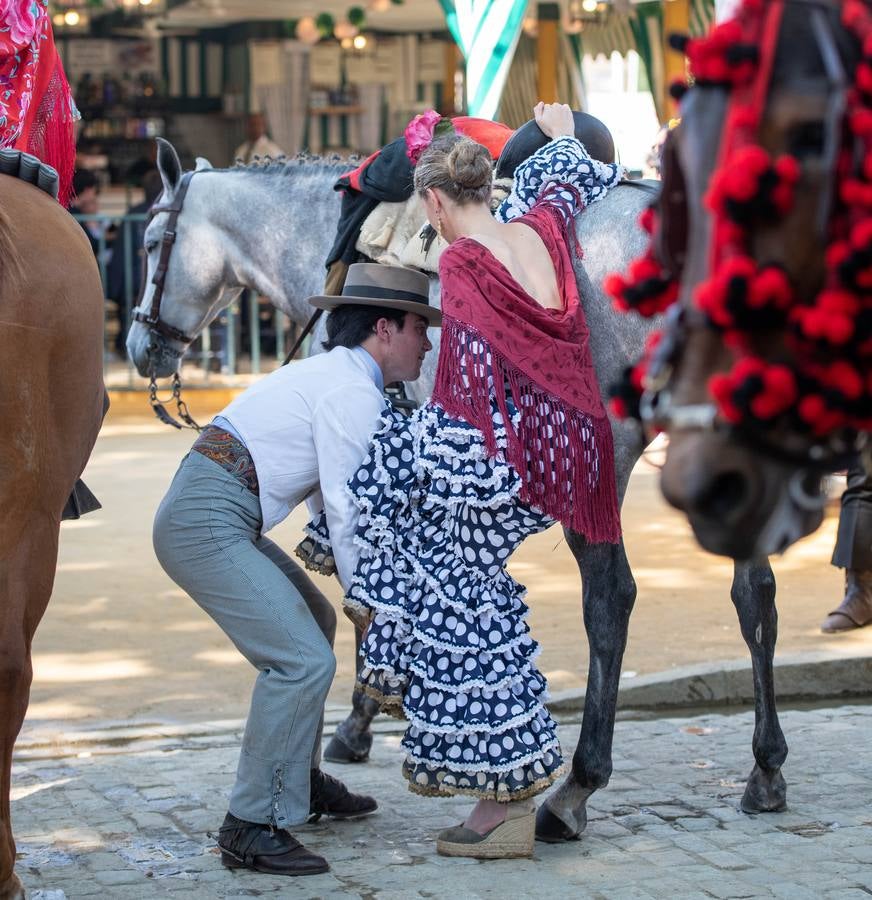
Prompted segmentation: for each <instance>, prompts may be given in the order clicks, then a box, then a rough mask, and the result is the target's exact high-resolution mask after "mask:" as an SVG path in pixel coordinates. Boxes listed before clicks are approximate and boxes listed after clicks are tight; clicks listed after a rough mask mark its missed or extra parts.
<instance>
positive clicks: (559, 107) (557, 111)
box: [533, 100, 575, 140]
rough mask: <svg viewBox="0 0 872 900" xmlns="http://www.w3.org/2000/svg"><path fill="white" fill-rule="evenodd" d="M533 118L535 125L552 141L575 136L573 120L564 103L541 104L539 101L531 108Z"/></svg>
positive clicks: (569, 110)
mask: <svg viewBox="0 0 872 900" xmlns="http://www.w3.org/2000/svg"><path fill="white" fill-rule="evenodd" d="M533 116H534V117H535V119H536V124H537V125H538V126H539V127H540V128H541V129H542V131H543V132H544V133H545V134H546V135H548V137H550V138H551V139H552V140H553V139H554V138H559V137H565V136H566V135H570V136H574V135H575V119H574V118H573V117H572V110H571V109H570V108H569V107H568V106H567V105H566V104H565V103H543V102H542V101H541V100H540V101H539V102H538V103H537V104H536V105H535V106H534V107H533Z"/></svg>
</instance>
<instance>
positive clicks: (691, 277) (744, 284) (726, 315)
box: [640, 0, 872, 560]
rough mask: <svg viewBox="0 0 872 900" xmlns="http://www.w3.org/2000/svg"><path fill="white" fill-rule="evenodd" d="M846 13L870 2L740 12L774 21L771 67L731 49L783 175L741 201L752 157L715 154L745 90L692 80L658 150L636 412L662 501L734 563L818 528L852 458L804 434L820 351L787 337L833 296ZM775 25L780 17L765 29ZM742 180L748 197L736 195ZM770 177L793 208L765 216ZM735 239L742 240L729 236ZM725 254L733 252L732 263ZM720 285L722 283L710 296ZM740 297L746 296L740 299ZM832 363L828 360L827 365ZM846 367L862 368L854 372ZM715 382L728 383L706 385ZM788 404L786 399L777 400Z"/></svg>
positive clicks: (845, 149) (846, 84)
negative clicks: (664, 285) (659, 452)
mask: <svg viewBox="0 0 872 900" xmlns="http://www.w3.org/2000/svg"><path fill="white" fill-rule="evenodd" d="M849 6H852V7H853V10H854V12H855V13H856V14H857V15H859V16H866V15H868V14H869V10H870V4H869V3H866V2H852V3H846V4H845V5H844V6H843V4H841V3H835V2H830V0H773V2H772V3H771V4H756V3H746V7H748V8H751V9H755V8H760V9H762V10H763V12H762V13H761V16H763V17H765V16H769V17H770V18H769V19H768V20H766V21H768V22H775V27H769V26H767V27H769V38H770V43H769V47H770V48H771V56H770V58H769V59H768V63H769V65H768V66H767V65H765V63H766V62H767V60H766V53H765V49H764V47H763V41H762V40H761V43H760V44H759V45H756V44H755V45H752V46H749V45H747V44H745V43H742V42H740V41H737V42H736V43H735V45H734V46H733V47H731V48H730V51H728V54H727V59H728V60H729V61H730V62H731V64H734V65H735V64H738V65H741V64H743V61H747V60H748V59H752V58H753V59H756V64H757V66H758V68H757V70H756V71H757V75H756V76H755V77H756V78H757V79H758V80H757V82H756V83H755V84H756V89H757V90H756V100H757V102H759V103H760V118H759V121H758V123H757V125H756V128H755V133H754V138H753V141H752V143H754V144H755V145H756V146H755V147H754V150H756V151H759V153H760V155H763V151H765V154H767V155H768V158H769V159H770V160H773V161H774V160H788V161H789V165H790V167H791V170H792V174H790V175H789V177H788V175H782V174H780V173H781V170H779V171H778V172H776V170H775V167H774V163H773V164H772V168H771V169H770V170H769V171H768V173H767V174H766V176H765V179H762V178H761V181H760V182H759V184H758V185H757V193H756V194H754V195H753V196H752V197H751V199H750V200H748V195H749V194H750V191H749V190H747V186H748V185H749V184H750V185H752V186H753V184H754V182H753V181H751V179H750V173H749V172H748V171H747V170H746V171H744V172H743V171H740V169H741V167H740V166H739V165H733V163H735V162H736V161H738V160H739V159H740V158H745V159H747V158H748V157H747V156H746V157H741V156H740V154H739V153H737V152H736V151H735V150H734V151H732V152H731V153H729V154H726V155H725V149H727V145H726V141H727V135H728V134H729V133H730V126H729V125H728V124H727V123H730V122H731V121H737V122H738V121H739V119H738V112H741V113H742V114H743V115H744V116H745V117H746V119H745V121H747V117H748V115H749V113H748V106H742V107H741V108H740V107H739V103H740V100H741V102H742V103H745V102H747V103H748V104H749V105H750V104H751V103H753V102H754V101H753V100H751V101H746V100H745V97H744V95H743V94H742V90H743V88H742V86H741V84H739V86H738V87H737V86H736V85H735V84H734V85H732V86H730V85H729V84H725V83H718V82H717V79H712V80H708V79H706V78H704V77H702V78H698V80H697V83H696V85H695V86H694V87H692V88H691V89H690V91H689V92H688V93H686V94H685V95H684V97H683V98H682V101H681V116H682V121H681V125H680V127H679V128H678V129H677V130H676V131H675V132H674V134H673V135H672V136H671V137H670V140H669V142H668V143H669V144H670V146H669V147H668V149H667V150H666V151H665V152H664V168H663V173H664V191H663V194H662V199H661V204H660V210H659V212H660V221H659V226H658V227H657V228H656V229H655V234H654V244H653V247H654V251H655V253H656V256H657V257H658V259H659V260H660V262H661V264H662V265H663V266H664V268H665V269H666V270H667V271H668V272H670V273H671V274H672V276H673V277H675V278H676V280H677V281H678V304H677V306H676V307H675V308H674V309H673V313H674V314H673V315H671V316H670V317H669V322H668V324H667V327H666V330H665V334H664V338H665V339H664V340H663V341H662V342H661V344H660V346H659V348H658V350H657V351H655V352H654V354H653V360H652V364H650V365H649V367H648V375H647V381H646V382H645V384H646V387H647V390H646V393H645V394H644V395H643V398H642V402H641V405H640V408H641V414H642V417H643V418H644V419H647V420H648V422H649V424H654V425H656V426H658V427H659V428H660V429H662V430H666V431H668V432H669V437H670V444H669V450H668V453H667V458H666V464H665V466H664V468H663V474H662V481H661V487H662V489H663V493H664V495H665V497H666V499H667V500H668V501H669V502H670V503H672V504H673V505H674V506H676V507H677V508H679V509H681V510H683V511H684V512H685V513H686V514H687V517H688V519H689V521H690V523H691V525H692V527H693V530H694V532H695V534H696V536H697V538H698V540H699V541H700V543H701V544H702V545H703V546H704V547H705V548H706V549H708V550H710V551H712V552H715V553H722V554H724V555H727V556H732V557H733V558H735V559H740V560H747V559H759V558H763V557H765V556H767V555H769V554H771V553H774V552H780V551H782V550H784V549H785V548H786V547H787V546H789V545H790V544H791V543H793V542H794V541H796V540H798V539H799V538H800V537H803V536H804V535H805V534H808V533H809V532H810V531H812V530H814V529H815V528H817V526H818V525H819V524H820V522H821V519H822V507H823V500H822V498H821V495H820V477H819V476H820V473H821V472H822V471H825V470H826V469H827V468H828V467H830V466H831V467H832V468H839V467H843V466H844V464H845V462H846V461H847V460H848V459H849V458H850V456H851V453H852V451H853V450H854V449H855V447H854V445H853V444H852V432H851V431H850V429H845V428H843V429H841V430H837V429H836V428H832V429H830V430H829V432H828V433H826V434H824V435H823V437H821V435H820V433H818V434H817V435H816V433H815V428H816V427H817V426H818V425H819V424H820V419H819V420H818V421H817V422H815V421H809V415H808V410H809V409H812V407H811V406H807V407H803V406H802V405H801V403H800V401H801V400H802V399H803V398H804V397H805V396H807V395H808V393H810V391H811V389H809V388H808V387H807V384H803V379H806V381H807V377H806V373H807V371H808V366H807V363H806V360H805V359H804V357H803V354H805V353H816V352H818V349H819V348H818V347H814V346H813V347H812V349H811V350H808V349H807V345H808V344H809V343H812V342H811V340H809V341H807V342H806V343H803V341H802V340H798V339H797V337H796V325H795V323H796V321H797V319H796V318H795V316H796V314H797V313H800V314H802V313H803V312H804V310H807V309H813V308H814V304H815V303H816V302H817V299H816V298H819V297H820V295H821V292H822V290H823V289H824V288H828V287H832V284H831V282H830V281H827V278H828V275H829V274H830V273H828V265H829V262H828V260H829V259H830V254H829V253H828V252H825V251H827V244H828V242H830V241H832V240H833V234H834V233H836V234H838V229H837V228H836V229H835V230H834V228H833V222H834V221H835V222H836V223H838V222H840V221H844V220H845V219H846V217H845V214H844V211H843V208H842V206H841V204H842V196H843V195H842V194H841V193H840V191H839V178H840V173H841V172H842V171H843V170H844V167H845V166H846V165H848V166H850V165H852V163H851V154H852V151H851V149H850V148H851V144H850V142H851V140H852V137H851V135H850V133H849V132H848V130H847V125H846V118H845V115H844V111H845V108H846V103H850V102H851V99H850V98H851V96H852V94H851V93H850V88H851V85H852V82H853V78H854V72H855V70H856V67H857V63H858V60H859V58H860V46H859V41H858V40H857V37H856V34H854V33H853V32H852V31H851V29H849V28H848V27H847V26H846V24H845V23H844V22H843V20H842V17H841V13H842V11H843V9H845V10H847V8H848V7H849ZM773 13H777V14H778V16H780V18H778V19H773ZM765 33H766V32H764V34H765ZM710 53H711V56H710V57H709V59H708V60H703V63H705V62H708V63H709V64H710V65H711V63H712V62H715V63H719V62H721V60H719V59H713V57H714V54H715V53H716V49H711V50H710ZM730 54H732V55H730ZM733 71H735V70H733ZM722 72H723V67H721V74H722ZM746 93H747V92H746ZM737 95H738V96H737ZM734 114H736V117H735V119H734V120H733V119H731V116H733V115H734ZM736 127H737V128H738V127H739V126H736ZM743 127H749V126H747V125H745V126H743ZM739 146H740V147H741V145H739ZM747 149H748V148H747V146H745V147H742V150H743V152H745V151H747ZM783 171H784V172H788V169H784V170H783ZM746 176H747V177H746ZM743 178H744V182H743V183H742V184H741V185H740V188H741V189H742V190H745V193H744V194H742V193H740V192H739V191H738V189H737V187H736V185H737V184H738V183H739V182H740V180H742V179H743ZM766 179H768V180H766ZM779 179H782V180H783V182H784V184H786V183H787V182H788V181H791V182H792V202H787V203H785V204H784V205H785V208H784V209H780V208H779V209H775V208H774V205H775V200H773V199H772V197H771V196H768V197H767V195H766V191H767V190H770V189H772V187H773V185H777V184H778V183H779ZM719 191H720V192H721V193H720V196H721V197H724V196H726V197H727V198H728V199H727V200H726V201H723V202H722V206H721V207H720V208H722V209H725V210H726V211H725V212H722V213H720V215H721V220H720V221H727V220H728V224H729V227H730V229H731V231H727V230H726V228H725V229H724V230H723V231H719V230H718V229H719V227H721V226H720V225H719V219H718V215H719V213H718V210H719V207H718V200H717V199H716V197H717V196H718V192H719ZM731 191H732V193H730V192H731ZM754 204H757V205H756V206H754ZM867 215H868V213H867ZM834 216H835V217H838V216H842V219H838V218H835V219H834ZM739 228H741V229H742V231H741V234H742V235H743V237H741V238H736V237H733V236H731V235H735V232H736V230H737V229H739ZM722 235H724V236H725V237H724V240H723V242H722V243H721V242H720V239H721V236H722ZM730 241H732V242H733V243H732V244H730ZM739 241H744V243H743V244H741V249H731V248H733V247H737V245H738V243H739ZM724 246H726V247H727V248H728V249H727V255H726V256H723V255H722V256H721V257H720V259H721V263H720V264H721V268H720V270H719V269H717V268H716V266H717V264H718V250H719V248H721V247H724ZM730 252H733V253H735V254H736V255H735V256H734V257H733V258H732V260H731V259H730V257H729V253H730ZM739 256H740V257H741V261H742V263H743V264H745V265H747V266H748V267H749V268H750V269H751V271H752V272H753V273H754V274H753V275H752V276H744V275H741V276H740V275H738V274H736V275H733V276H732V278H728V277H727V276H726V275H724V274H723V273H725V272H726V271H727V269H726V267H725V266H724V264H723V259H726V260H727V262H731V261H735V259H736V258H737V257H739ZM755 267H756V268H755ZM730 271H731V272H737V271H738V270H737V269H733V270H730ZM760 273H766V277H769V278H773V279H775V280H777V283H778V284H779V285H785V287H784V288H779V290H782V294H784V293H788V295H789V297H790V299H789V301H788V302H789V304H790V305H789V306H788V307H787V309H785V308H784V306H780V307H779V306H778V302H779V301H778V295H777V294H776V293H775V292H773V294H772V297H773V298H774V299H773V300H772V305H771V306H765V305H761V303H760V302H758V301H761V302H762V301H764V300H765V302H769V301H768V299H767V298H766V296H765V291H763V290H759V291H758V288H757V286H756V282H755V281H752V279H756V278H758V277H759V275H760ZM719 278H720V279H721V280H720V281H719V280H718V279H719ZM771 283H772V282H770V284H771ZM713 285H714V286H715V288H713V287H712V286H713ZM718 285H727V287H725V288H723V289H722V290H721V294H720V295H718V294H717V289H716V288H717V286H718ZM751 285H754V286H753V287H752V286H751ZM752 290H754V291H758V292H757V294H756V296H755V297H754V298H753V300H752V301H749V300H748V297H749V296H751V291H752ZM701 298H704V299H701ZM861 302H863V301H862V300H861ZM716 303H720V304H721V305H720V306H716ZM679 312H680V315H679V314H677V313H679ZM870 313H872V309H870ZM737 335H738V337H737ZM743 342H744V343H743ZM737 348H740V350H739V351H738V352H737ZM746 354H747V356H746V359H750V358H753V361H754V362H753V364H749V365H748V366H747V367H740V366H739V365H737V356H745V355H746ZM844 359H845V356H844V354H843V353H840V352H836V353H834V354H832V357H831V360H832V361H838V360H842V361H844ZM743 362H744V360H743ZM754 365H755V366H757V368H756V369H754V368H752V366H754ZM776 367H777V369H778V373H779V374H780V375H781V376H784V374H785V372H786V373H787V374H786V376H785V377H787V378H788V379H793V385H788V386H787V387H786V388H785V389H784V391H783V392H782V394H781V395H779V394H778V393H777V390H776V382H775V380H773V381H772V382H771V391H770V382H769V381H768V379H769V378H770V373H771V372H772V371H773V370H774V368H776ZM858 368H859V370H860V371H861V372H862V368H863V367H862V365H860V366H859V367H858ZM727 372H730V375H729V376H725V377H724V378H721V379H715V380H712V376H713V375H716V374H718V373H727ZM747 373H750V374H747ZM792 373H797V374H796V375H793V374H792ZM741 378H744V380H741ZM718 384H720V385H727V386H728V387H729V388H730V389H731V390H732V393H728V394H727V395H726V396H727V397H728V399H729V406H727V407H725V405H724V402H722V397H721V396H718V392H717V389H716V390H715V395H714V396H713V394H712V392H711V390H710V387H711V386H713V385H714V386H717V385H718ZM781 384H782V382H778V386H779V387H780V385H781ZM797 386H798V387H797ZM814 390H815V391H818V388H815V389H814ZM767 391H769V393H768V394H767ZM791 392H792V396H793V397H794V399H793V400H792V401H791V400H789V399H785V398H787V397H790V396H791ZM820 393H823V394H826V393H827V391H823V390H820ZM817 399H818V398H817V397H816V398H815V400H817ZM824 399H825V400H826V399H828V398H827V397H825V398H824ZM779 404H781V405H779ZM725 409H726V412H725ZM824 412H826V410H825V411H824ZM728 413H731V414H732V417H731V415H729V414H728ZM803 417H805V421H803ZM853 435H856V431H854V432H853Z"/></svg>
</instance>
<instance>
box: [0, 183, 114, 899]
mask: <svg viewBox="0 0 872 900" xmlns="http://www.w3.org/2000/svg"><path fill="white" fill-rule="evenodd" d="M102 346H103V289H102V286H101V283H100V276H99V272H98V270H97V264H96V261H95V259H94V255H93V253H92V252H91V248H90V246H89V244H88V241H87V239H86V237H85V235H84V233H83V232H82V229H81V228H80V227H79V225H78V224H77V223H76V222H75V221H74V220H73V219H72V218H71V217H70V215H69V214H68V213H67V212H66V211H65V210H64V209H63V208H62V207H61V206H60V205H59V204H58V203H57V202H56V201H55V200H53V199H52V198H51V197H50V196H49V195H48V194H46V193H44V192H43V191H41V190H39V189H38V188H37V187H34V186H33V185H31V184H27V183H25V182H24V181H19V180H18V179H17V178H13V177H10V176H6V175H3V176H0V422H2V429H0V459H2V461H3V462H2V465H0V509H2V511H3V512H2V518H0V753H2V756H0V766H2V769H0V900H9V898H19V897H21V898H23V897H24V891H23V888H22V886H21V882H20V881H19V879H18V878H17V876H16V875H15V873H14V871H13V869H14V863H15V842H14V840H13V837H12V824H11V821H10V808H9V792H10V778H11V769H12V747H13V744H14V742H15V738H16V737H17V735H18V732H19V730H20V729H21V725H22V722H23V720H24V715H25V712H26V710H27V702H28V697H29V693H30V682H31V677H32V667H31V657H30V648H31V642H32V640H33V635H34V632H35V631H36V628H37V625H38V624H39V621H40V619H41V618H42V615H43V613H44V612H45V608H46V605H47V604H48V601H49V597H50V596H51V591H52V585H53V583H54V576H55V564H56V561H57V550H58V532H59V529H60V522H61V514H62V512H63V510H64V505H65V503H66V501H67V498H68V497H69V496H70V493H71V491H72V490H73V486H74V485H75V483H76V479H77V478H78V477H79V475H80V474H81V473H82V470H83V469H84V467H85V463H86V462H87V461H88V456H89V455H90V453H91V449H92V447H93V446H94V441H95V440H96V438H97V432H98V431H99V429H100V423H101V420H102V417H103V398H104V393H105V392H104V387H103V375H102Z"/></svg>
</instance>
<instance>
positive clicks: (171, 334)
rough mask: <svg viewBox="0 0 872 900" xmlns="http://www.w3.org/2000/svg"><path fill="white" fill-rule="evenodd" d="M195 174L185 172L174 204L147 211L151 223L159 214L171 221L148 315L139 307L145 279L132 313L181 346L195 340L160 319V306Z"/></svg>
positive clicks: (161, 249) (174, 198)
mask: <svg viewBox="0 0 872 900" xmlns="http://www.w3.org/2000/svg"><path fill="white" fill-rule="evenodd" d="M196 174H197V173H196V172H195V171H194V172H185V174H184V175H182V180H181V181H180V182H179V186H178V188H177V189H176V192H175V194H174V195H173V199H172V202H171V203H167V204H165V205H162V206H158V205H155V206H152V208H151V209H150V210H149V212H148V221H149V222H151V221H152V220H153V219H154V217H155V216H157V215H160V213H168V214H169V218H168V219H167V222H166V225H165V226H164V231H163V236H162V237H161V242H160V257H159V259H158V262H157V268H156V269H155V271H154V277H153V278H152V279H151V283H152V284H153V285H154V293H153V294H152V295H151V307H150V308H149V310H148V314H145V313H143V312H142V310H141V309H140V308H139V306H140V304H141V303H142V298H143V296H144V295H145V288H146V283H145V279H143V283H142V291H141V293H140V297H139V303H137V309H136V312H135V313H134V314H133V318H134V320H135V321H137V322H142V324H143V325H147V326H148V330H149V331H151V332H153V333H154V334H159V335H160V336H161V337H165V338H169V339H170V340H171V341H179V342H180V343H182V344H190V343H191V342H192V341H193V340H194V339H193V338H192V337H190V336H189V335H187V334H185V332H184V331H181V330H180V329H178V328H175V327H174V326H172V325H168V324H167V323H166V322H164V321H163V320H162V319H161V317H160V305H161V301H162V300H163V294H164V286H165V284H166V279H167V269H168V267H169V264H170V256H171V254H172V252H173V246H174V245H175V243H176V225H177V224H178V221H179V215H180V214H181V212H182V207H183V206H184V204H185V197H186V195H187V193H188V187H189V186H190V184H191V179H192V178H193V177H194V175H196Z"/></svg>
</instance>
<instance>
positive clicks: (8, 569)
mask: <svg viewBox="0 0 872 900" xmlns="http://www.w3.org/2000/svg"><path fill="white" fill-rule="evenodd" d="M59 527H60V523H59V521H57V520H54V521H52V520H50V519H48V518H45V517H42V516H38V515H34V516H33V518H32V520H31V521H28V523H27V524H26V526H25V527H22V529H21V530H20V536H19V538H18V540H17V541H16V542H15V543H14V544H13V546H11V547H4V548H3V558H2V560H0V608H2V610H3V615H2V616H0V753H2V757H0V900H18V898H22V900H23V898H24V889H23V888H22V886H21V882H20V881H19V880H18V877H17V876H16V875H15V872H14V871H13V870H14V866H15V840H14V838H13V836H12V822H11V815H10V803H9V793H10V790H11V786H12V785H11V782H12V748H13V745H14V744H15V739H16V737H17V736H18V732H19V731H20V730H21V725H22V723H23V722H24V715H25V713H26V712H27V701H28V698H29V696H30V682H31V679H32V676H33V668H32V665H31V660H30V646H31V641H32V640H33V634H34V632H35V631H36V626H37V625H38V624H39V621H40V619H41V618H42V615H43V613H44V612H45V608H46V606H47V605H48V601H49V597H50V596H51V589H52V584H53V583H54V574H55V565H56V562H57V552H58V529H59Z"/></svg>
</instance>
